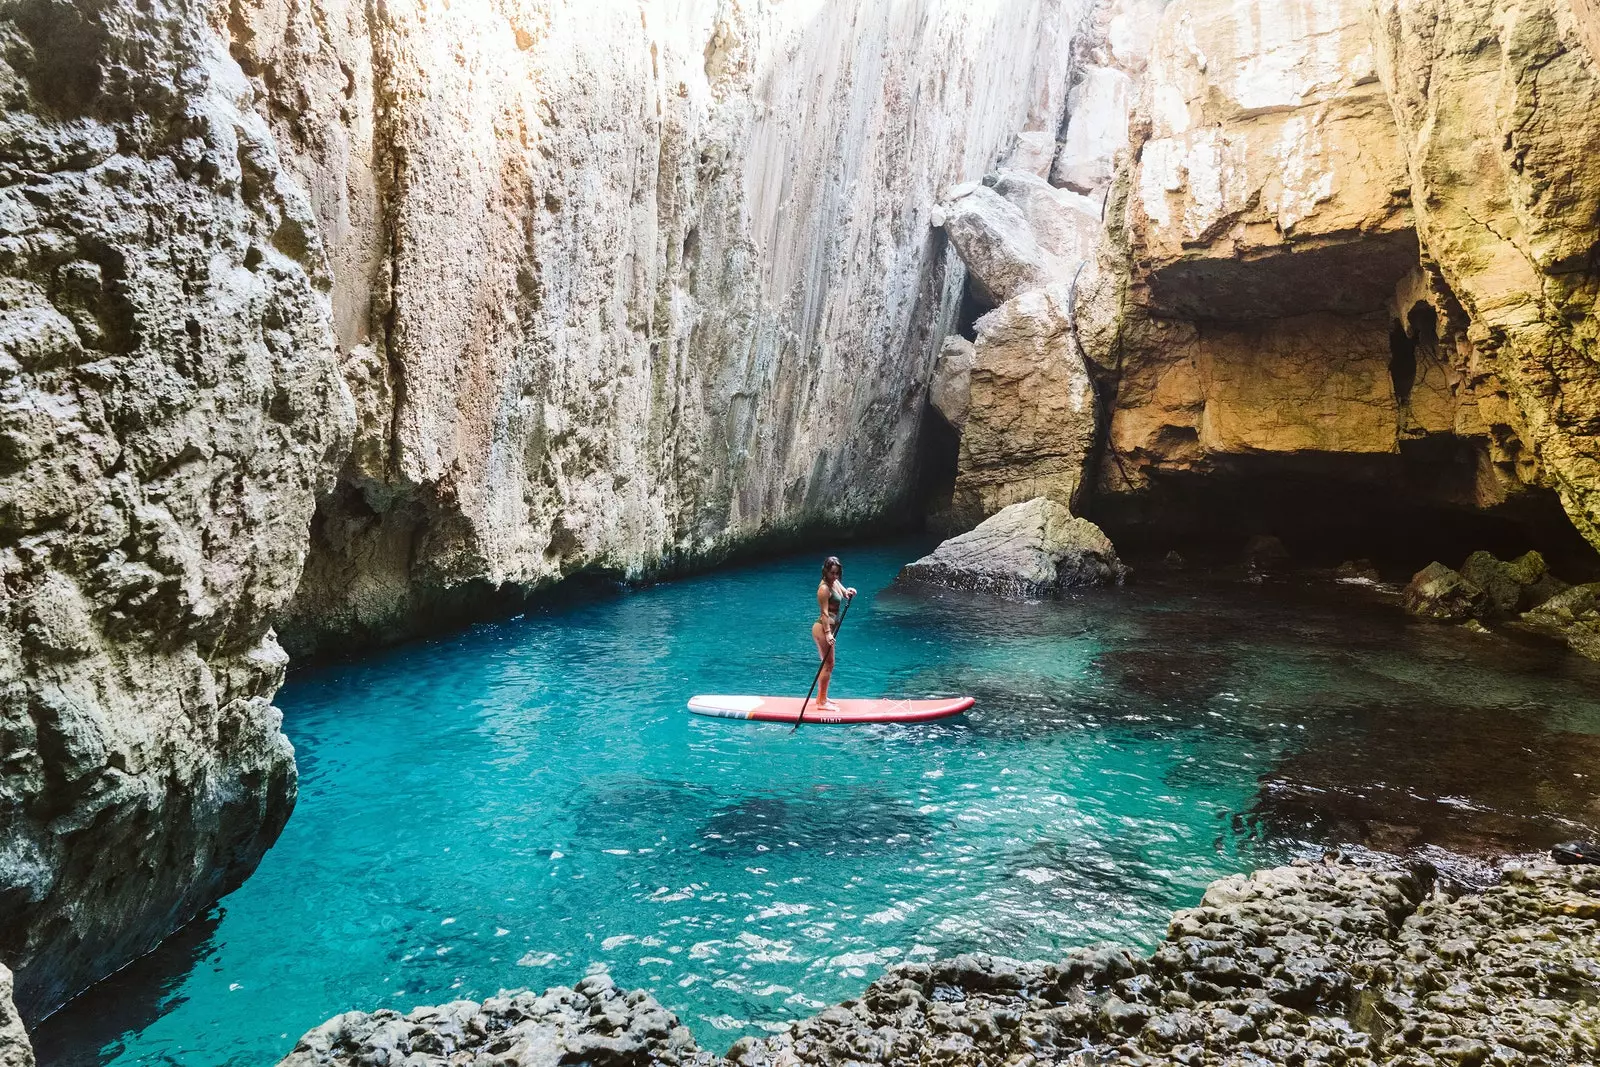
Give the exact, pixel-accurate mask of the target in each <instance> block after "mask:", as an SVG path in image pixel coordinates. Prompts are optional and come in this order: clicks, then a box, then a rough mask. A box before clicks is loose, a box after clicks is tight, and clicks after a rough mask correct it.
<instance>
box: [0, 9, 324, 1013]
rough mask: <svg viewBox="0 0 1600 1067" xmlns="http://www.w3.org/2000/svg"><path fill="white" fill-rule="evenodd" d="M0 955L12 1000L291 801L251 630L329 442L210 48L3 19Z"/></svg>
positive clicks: (288, 754)
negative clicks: (8, 971)
mask: <svg viewBox="0 0 1600 1067" xmlns="http://www.w3.org/2000/svg"><path fill="white" fill-rule="evenodd" d="M0 97H3V108H4V111H3V117H0V961H3V962H4V963H5V964H7V965H9V966H10V967H11V968H13V969H14V970H15V972H16V1003H17V1006H18V1008H19V1009H20V1010H21V1012H22V1014H23V1016H24V1017H25V1018H28V1019H36V1018H38V1017H39V1015H40V1014H41V1013H42V1012H44V1011H46V1010H48V1009H50V1008H53V1007H55V1006H56V1005H58V1004H60V1003H61V1002H62V1001H63V1000H64V999H65V998H66V997H67V996H69V995H71V994H73V993H76V992H77V991H79V990H81V989H83V988H84V987H85V986H86V985H88V984H89V983H90V982H91V981H93V980H95V979H97V978H100V977H102V976H104V975H106V974H108V973H110V972H111V971H112V970H114V969H116V968H117V967H119V966H121V965H122V964H124V963H126V962H127V961H128V960H130V959H132V958H134V957H135V956H137V955H139V954H140V953H143V952H145V951H147V950H149V949H150V948H152V947H153V946H154V945H155V944H156V942H157V941H158V940H159V939H160V938H161V937H163V936H164V935H166V934H167V933H169V932H170V931H171V930H173V929H174V928H175V927H177V926H178V925H180V924H181V923H183V922H186V921H187V920H188V919H190V918H191V917H193V916H194V915H195V913H196V912H197V911H199V910H201V909H203V908H205V907H208V906H210V904H211V903H212V902H213V901H215V900H216V899H217V897H218V896H219V895H220V894H221V893H223V892H226V891H227V890H228V889H230V888H231V887H232V886H234V885H236V884H237V883H238V882H239V881H240V880H241V879H243V878H244V877H245V876H246V875H247V874H248V873H249V872H250V871H251V870H252V869H253V868H254V867H255V865H256V862H257V860H258V859H259V858H260V856H261V853H262V851H263V850H264V849H265V848H266V847H267V845H269V844H270V843H271V841H272V840H273V838H274V837H276V835H277V832H278V830H279V828H280V827H281V826H282V825H283V822H284V820H285V819H286V818H287V817H288V815H289V810H290V808H291V806H292V804H293V801H294V795H295V768H294V761H293V753H292V751H291V749H290V747H289V743H288V741H287V739H286V738H285V737H284V735H283V734H282V732H281V731H280V729H279V723H280V717H279V714H278V712H277V710H276V709H275V708H274V707H272V704H271V700H272V695H273V693H274V692H275V691H276V690H277V688H278V685H279V683H280V682H281V680H282V677H283V667H284V662H285V657H284V655H283V652H282V650H281V649H280V648H279V647H278V643H277V641H276V639H275V638H274V636H273V633H272V630H271V628H270V620H271V617H272V616H273V615H274V614H275V613H276V612H277V611H279V610H280V609H281V608H282V607H283V605H284V604H285V603H286V602H287V601H288V599H289V596H290V594H291V593H292V591H293V589H294V585H295V580H296V578H297V576H298V574H299V571H300V568H301V563H302V561H303V559H304V556H305V548H306V544H307V540H308V538H307V530H308V527H309V524H310V521H311V515H312V510H313V505H314V499H315V494H316V492H317V491H318V490H319V489H326V488H328V487H330V486H331V484H332V477H333V474H334V472H335V470H336V469H337V462H338V457H339V456H340V455H341V454H342V452H343V450H344V448H345V447H346V444H347V440H348V437H349V435H350V433H351V421H352V420H351V416H350V411H349V398H348V395H347V394H346V393H345V391H344V386H343V383H342V381H341V380H340V378H339V375H338V367H337V363H336V361H335V346H334V338H333V333H332V330H331V329H330V326H329V323H330V314H329V301H328V296H327V292H326V289H327V284H328V277H327V273H326V268H325V265H324V261H323V255H322V251H321V247H320V244H319V239H318V236H317V227H316V225H315V222H314V220H313V218H312V215H311V211H310V206H309V203H308V202H307V201H306V199H305V197H304V194H303V193H301V192H300V191H298V190H297V189H296V188H295V187H294V185H293V183H292V182H290V181H289V180H287V179H286V178H285V176H284V174H283V172H282V170H281V168H280V167H279V164H278V157H277V153H276V150H275V148H274V146H273V139H272V137H271V135H270V133H269V132H268V130H267V126H266V123H265V122H263V121H262V120H261V119H260V117H259V116H258V115H257V114H256V113H255V112H254V110H253V109H252V101H251V91H250V87H249V85H248V84H247V83H246V82H245V80H244V78H243V77H242V76H241V74H240V71H239V69H238V67H237V66H236V65H235V64H234V63H233V61H232V60H230V59H229V58H228V54H227V50H226V44H225V42H224V41H223V40H222V38H221V37H220V36H219V35H218V33H217V32H216V31H215V29H214V27H212V26H210V25H208V24H207V23H206V22H205V21H204V18H203V12H202V11H197V10H196V9H195V8H193V7H191V6H188V5H183V4H177V3H165V2H163V0H141V2H138V3H135V2H132V0H128V2H123V0H71V2H68V0H14V2H11V3H7V4H5V5H4V6H3V7H0Z"/></svg>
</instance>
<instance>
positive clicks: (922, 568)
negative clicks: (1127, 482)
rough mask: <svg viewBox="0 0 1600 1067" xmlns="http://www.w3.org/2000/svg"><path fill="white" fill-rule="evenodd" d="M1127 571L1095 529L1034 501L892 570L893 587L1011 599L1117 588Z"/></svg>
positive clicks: (1047, 501) (1045, 500)
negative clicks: (934, 587)
mask: <svg viewBox="0 0 1600 1067" xmlns="http://www.w3.org/2000/svg"><path fill="white" fill-rule="evenodd" d="M1127 575H1128V569H1127V568H1126V567H1124V566H1123V565H1122V561H1121V560H1119V559H1117V553H1116V549H1114V548H1113V547H1112V545H1111V541H1110V539H1109V538H1107V537H1106V535H1105V534H1104V533H1102V532H1101V530H1100V528H1099V527H1098V526H1096V525H1095V524H1094V523H1092V522H1090V521H1089V520H1088V519H1080V518H1077V517H1076V516H1074V515H1073V514H1072V512H1070V511H1068V510H1067V508H1066V507H1065V505H1062V504H1060V503H1057V502H1056V501H1055V500H1053V499H1051V498H1049V497H1038V498H1036V499H1033V500H1030V501H1027V502H1025V503H1021V504H1012V505H1011V506H1009V507H1006V508H1002V509H1001V510H1000V511H998V512H996V513H995V514H993V515H991V516H990V517H989V518H987V519H985V520H984V521H983V522H981V523H979V524H978V526H977V528H976V529H973V530H970V531H968V532H967V533H964V534H961V535H960V536H958V537H952V538H951V539H950V540H948V541H946V542H944V543H943V544H941V545H940V546H939V547H938V548H936V549H934V550H933V551H932V552H931V553H929V554H928V555H926V556H924V557H922V558H921V559H919V560H917V561H916V562H914V563H908V564H906V565H905V566H904V567H902V568H900V576H899V578H898V579H897V580H898V581H901V582H914V583H923V584H927V585H942V586H948V587H949V588H952V589H970V590H973V591H975V592H979V593H989V594H992V595H995V596H1005V597H1013V598H1017V599H1035V598H1038V597H1048V596H1058V595H1060V594H1061V593H1063V592H1065V591H1067V590H1069V589H1077V588H1081V587H1083V586H1091V585H1120V584H1122V582H1123V580H1124V579H1125V578H1126V577H1127Z"/></svg>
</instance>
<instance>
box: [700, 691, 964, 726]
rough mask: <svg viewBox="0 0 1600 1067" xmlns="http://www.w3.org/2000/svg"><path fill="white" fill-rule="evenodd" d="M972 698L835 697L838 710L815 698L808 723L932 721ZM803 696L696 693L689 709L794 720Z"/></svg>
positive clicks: (761, 719)
mask: <svg viewBox="0 0 1600 1067" xmlns="http://www.w3.org/2000/svg"><path fill="white" fill-rule="evenodd" d="M974 702H975V701H974V699H973V698H972V697H947V698H945V699H944V700H893V699H886V700H835V701H834V703H835V704H837V705H839V708H838V710H837V711H833V710H829V711H824V710H822V709H821V708H819V707H817V702H816V701H815V700H812V701H811V702H810V703H807V704H806V705H805V709H806V717H805V721H806V722H808V723H818V724H829V725H847V724H850V723H862V722H929V721H931V720H933V719H948V718H949V717H950V716H952V715H960V714H961V713H962V712H963V711H966V710H967V709H968V708H970V707H972V705H973V703H974ZM802 703H804V698H802V697H750V696H696V697H690V698H689V710H690V711H692V712H694V713H695V714H696V715H710V716H712V717H714V718H718V719H749V720H752V721H755V722H787V723H792V722H794V721H795V720H796V719H798V718H799V717H800V705H801V704H802Z"/></svg>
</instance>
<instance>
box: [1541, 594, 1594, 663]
mask: <svg viewBox="0 0 1600 1067" xmlns="http://www.w3.org/2000/svg"><path fill="white" fill-rule="evenodd" d="M1522 623H1523V625H1524V626H1526V627H1527V628H1528V629H1531V630H1534V631H1535V632H1537V633H1542V634H1545V635H1546V636H1548V637H1555V638H1559V639H1560V640H1563V641H1565V642H1566V643H1567V646H1568V647H1569V648H1571V649H1572V650H1573V651H1574V652H1577V653H1579V654H1581V655H1584V656H1588V657H1589V658H1590V659H1597V660H1600V582H1590V583H1589V584H1587V585H1575V586H1572V587H1571V588H1570V589H1567V590H1565V591H1563V592H1560V593H1557V594H1555V595H1554V596H1552V597H1551V598H1550V599H1549V600H1546V601H1545V602H1544V603H1543V604H1540V605H1539V606H1538V607H1536V608H1534V609H1533V610H1532V611H1529V612H1527V613H1525V614H1524V615H1523V616H1522Z"/></svg>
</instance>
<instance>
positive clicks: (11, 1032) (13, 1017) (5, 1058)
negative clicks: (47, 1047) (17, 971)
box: [0, 964, 33, 1067]
mask: <svg viewBox="0 0 1600 1067" xmlns="http://www.w3.org/2000/svg"><path fill="white" fill-rule="evenodd" d="M12 992H13V990H12V975H11V969H10V968H9V967H7V966H5V965H4V964H0V1067H33V1045H32V1043H31V1042H29V1040H28V1034H27V1031H25V1030H24V1029H23V1028H22V1017H21V1016H20V1015H18V1014H17V1008H16V1005H15V1004H13V1003H12Z"/></svg>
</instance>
